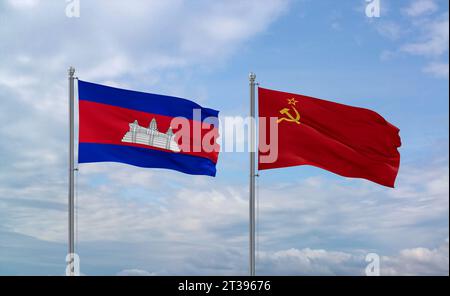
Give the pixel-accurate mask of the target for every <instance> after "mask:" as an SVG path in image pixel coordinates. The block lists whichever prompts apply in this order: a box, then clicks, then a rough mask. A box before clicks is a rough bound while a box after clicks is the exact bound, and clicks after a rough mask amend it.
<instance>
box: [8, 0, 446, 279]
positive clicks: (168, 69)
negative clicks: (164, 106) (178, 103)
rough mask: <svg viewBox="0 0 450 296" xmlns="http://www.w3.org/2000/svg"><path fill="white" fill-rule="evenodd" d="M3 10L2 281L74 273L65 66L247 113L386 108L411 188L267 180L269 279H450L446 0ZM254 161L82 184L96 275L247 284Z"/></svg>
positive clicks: (131, 171) (39, 5) (233, 156)
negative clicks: (263, 94) (278, 107)
mask: <svg viewBox="0 0 450 296" xmlns="http://www.w3.org/2000/svg"><path fill="white" fill-rule="evenodd" d="M380 3H381V15H380V17H379V18H368V17H367V16H366V14H365V5H366V3H365V1H364V0H347V1H332V0H321V1H312V0H297V1H295V0H291V1H288V0H264V1H258V0H248V1H242V0H239V1H234V0H232V1H229V0H228V1H225V0H224V1H222V0H218V1H206V0H192V1H187V0H165V1H156V0H154V1H140V0H130V1H119V0H108V1H107V0H95V1H93V0H89V1H88V0H80V4H81V7H80V8H81V10H80V17H79V18H68V17H67V16H66V5H67V3H66V1H65V0H2V1H0V123H1V124H0V138H1V141H0V274H1V275H7V274H14V275H30V274H38V275H62V274H64V272H65V254H66V250H67V152H68V134H67V130H68V119H67V116H68V112H67V111H68V104H67V68H68V67H69V66H70V65H73V66H75V67H76V69H77V76H78V77H80V79H83V80H87V81H92V82H97V83H104V84H108V85H112V86H120V87H124V88H130V89H135V90H140V91H147V92H153V93H162V94H168V95H175V96H181V97H186V98H193V99H195V101H197V102H199V103H200V104H202V105H204V106H207V107H211V108H214V109H218V110H220V111H221V114H222V115H230V116H246V115H247V114H248V80H247V79H248V78H247V76H248V72H249V71H254V72H256V74H257V77H258V82H260V83H261V86H263V87H267V88H273V89H280V90H284V91H288V92H294V93H302V94H306V95H311V96H316V97H320V98H323V99H329V100H333V101H338V102H341V103H344V104H350V105H356V106H361V107H366V108H370V109H373V110H376V111H377V112H379V113H380V114H382V115H383V116H384V117H385V118H387V119H388V120H389V121H390V122H392V123H393V124H394V125H396V126H398V127H399V128H400V129H401V137H402V142H403V146H402V148H401V149H400V152H401V155H402V161H401V168H400V173H399V177H398V180H397V188H395V189H389V188H384V187H382V186H379V185H376V184H374V183H371V182H368V181H365V180H358V179H347V178H342V177H338V176H335V175H333V174H331V173H328V172H325V171H322V170H319V169H317V168H313V167H294V168H288V169H280V170H271V171H267V172H262V173H261V177H260V178H259V180H258V213H259V215H258V233H257V241H258V244H257V249H258V254H257V267H256V270H257V273H258V274H275V275H304V274H308V275H362V274H364V270H365V268H366V265H367V262H366V261H365V257H366V255H367V254H368V253H376V254H378V255H379V256H380V258H381V261H380V267H381V274H384V275H410V274H418V275H436V274H439V275H448V273H449V239H448V237H449V224H448V221H449V200H448V195H449V147H448V140H449V114H448V108H449V100H448V91H449V73H448V69H449V68H448V67H449V65H448V62H449V61H448V60H449V59H448V57H449V47H448V43H449V29H448V26H449V13H448V5H449V4H448V1H447V0H401V1H394V0H381V2H380ZM247 175H248V158H247V155H246V154H244V153H222V154H221V155H220V158H219V163H218V175H217V177H216V178H210V177H201V176H196V177H195V176H189V175H184V174H181V173H177V172H171V171H164V170H149V169H140V168H135V167H131V166H126V165H122V164H113V163H111V164H107V163H104V164H89V165H82V166H80V167H79V172H78V174H77V192H76V196H77V240H76V241H77V253H78V254H79V255H80V257H81V272H82V273H83V274H86V275H186V274H189V275H245V274H247V272H248V183H247V181H248V178H247Z"/></svg>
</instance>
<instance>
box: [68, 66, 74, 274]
mask: <svg viewBox="0 0 450 296" xmlns="http://www.w3.org/2000/svg"><path fill="white" fill-rule="evenodd" d="M74 75H75V68H73V67H70V68H69V129H70V132H69V135H70V136H69V137H70V139H69V146H70V147H69V258H70V259H69V260H70V261H69V262H68V264H69V267H70V270H69V275H71V276H73V275H75V267H74V263H75V262H74V260H75V259H74V254H75V199H74V196H75V195H74V193H75V186H74V181H75V155H74V143H75V139H74V137H75V115H74V112H75V98H74V97H75V89H74V80H75V77H74Z"/></svg>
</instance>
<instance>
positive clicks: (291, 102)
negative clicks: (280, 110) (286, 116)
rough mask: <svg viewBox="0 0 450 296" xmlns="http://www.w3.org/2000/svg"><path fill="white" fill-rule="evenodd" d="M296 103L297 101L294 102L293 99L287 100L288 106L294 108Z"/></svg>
mask: <svg viewBox="0 0 450 296" xmlns="http://www.w3.org/2000/svg"><path fill="white" fill-rule="evenodd" d="M297 103H298V101H296V100H295V99H294V98H292V99H288V104H289V105H294V106H295V104H297Z"/></svg>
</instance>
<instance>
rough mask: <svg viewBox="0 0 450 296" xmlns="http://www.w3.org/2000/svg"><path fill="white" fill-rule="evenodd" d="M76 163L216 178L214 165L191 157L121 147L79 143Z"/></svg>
mask: <svg viewBox="0 0 450 296" xmlns="http://www.w3.org/2000/svg"><path fill="white" fill-rule="evenodd" d="M78 147H79V150H78V162H79V163H89V162H122V163H126V164H131V165H134V166H138V167H144V168H162V169H172V170H176V171H179V172H182V173H186V174H190V175H206V176H212V177H215V176H216V164H215V163H214V162H212V161H211V160H210V159H207V158H204V157H198V156H193V155H187V154H181V153H174V152H165V151H160V150H153V149H146V148H141V147H131V146H122V145H110V144H96V143H79V146H78Z"/></svg>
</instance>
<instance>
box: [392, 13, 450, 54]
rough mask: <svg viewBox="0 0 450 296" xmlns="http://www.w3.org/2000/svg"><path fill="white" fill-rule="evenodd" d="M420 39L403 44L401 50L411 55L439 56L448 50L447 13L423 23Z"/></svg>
mask: <svg viewBox="0 0 450 296" xmlns="http://www.w3.org/2000/svg"><path fill="white" fill-rule="evenodd" d="M423 27H424V34H423V36H422V38H421V39H422V40H421V41H418V42H413V43H408V44H405V45H404V46H403V47H402V48H401V50H402V51H404V52H407V53H409V54H413V55H422V56H427V57H439V56H441V55H443V54H444V53H446V52H448V43H449V19H448V13H446V14H444V15H443V16H441V17H439V18H437V19H435V20H433V21H431V22H427V23H425V24H423Z"/></svg>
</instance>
